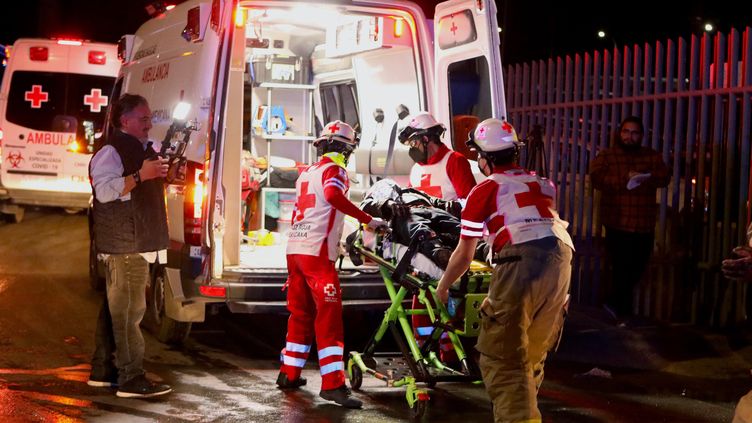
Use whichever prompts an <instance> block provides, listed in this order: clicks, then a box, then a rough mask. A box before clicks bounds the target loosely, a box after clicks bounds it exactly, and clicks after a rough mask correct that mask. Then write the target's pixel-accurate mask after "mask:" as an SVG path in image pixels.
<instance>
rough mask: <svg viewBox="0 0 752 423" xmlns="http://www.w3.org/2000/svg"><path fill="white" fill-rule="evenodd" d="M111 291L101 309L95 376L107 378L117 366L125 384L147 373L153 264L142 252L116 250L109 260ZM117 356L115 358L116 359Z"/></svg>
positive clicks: (121, 382)
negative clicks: (144, 327) (146, 320)
mask: <svg viewBox="0 0 752 423" xmlns="http://www.w3.org/2000/svg"><path fill="white" fill-rule="evenodd" d="M106 265H107V266H106V267H107V295H106V297H105V299H104V303H103V305H102V309H101V310H100V312H99V319H98V321H97V329H96V333H95V343H96V349H95V351H94V357H93V358H92V363H91V372H92V378H96V379H98V380H106V379H108V377H109V375H112V374H114V372H115V371H116V370H117V374H118V383H119V384H120V385H122V384H123V383H125V382H126V381H129V380H131V379H133V378H134V377H136V376H140V375H142V374H144V369H143V361H144V337H143V335H142V334H141V327H140V324H141V320H142V319H143V317H144V313H145V312H146V284H147V283H148V281H149V264H148V263H147V262H146V260H145V259H144V258H143V257H141V255H140V254H112V255H110V256H109V257H108V258H107V260H106ZM113 357H114V361H113Z"/></svg>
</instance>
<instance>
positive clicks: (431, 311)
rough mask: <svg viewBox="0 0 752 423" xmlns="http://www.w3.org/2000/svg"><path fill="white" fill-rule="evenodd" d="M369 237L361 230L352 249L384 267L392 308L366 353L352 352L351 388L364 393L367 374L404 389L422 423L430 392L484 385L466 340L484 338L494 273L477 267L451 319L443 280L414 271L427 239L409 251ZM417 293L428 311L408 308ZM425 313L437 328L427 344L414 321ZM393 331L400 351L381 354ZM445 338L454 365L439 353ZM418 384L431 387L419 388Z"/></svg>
mask: <svg viewBox="0 0 752 423" xmlns="http://www.w3.org/2000/svg"><path fill="white" fill-rule="evenodd" d="M364 234H365V235H364ZM369 234H370V235H371V236H373V235H372V233H368V232H363V231H358V233H357V234H356V236H355V237H354V238H351V239H350V245H349V246H348V248H349V249H350V254H351V257H352V256H353V255H359V256H361V258H366V259H368V260H370V261H372V262H375V263H376V264H378V266H379V270H380V272H381V275H382V277H383V279H384V284H385V285H386V290H387V292H388V294H389V298H390V300H391V305H390V306H389V308H388V309H387V310H386V312H385V313H384V318H383V319H382V321H381V324H380V325H379V327H378V329H377V330H376V331H375V333H374V334H373V336H372V337H371V339H370V340H369V341H368V343H367V344H366V346H365V348H364V349H363V351H362V352H355V351H352V352H350V357H349V360H348V363H347V371H348V374H349V377H350V384H351V386H352V388H353V389H355V390H360V388H361V385H362V382H363V374H365V373H367V374H370V375H372V376H374V377H376V378H377V379H380V380H382V381H384V382H385V383H386V384H387V386H394V387H402V386H404V387H405V388H406V399H407V403H408V405H409V406H410V415H411V417H412V418H415V419H419V418H421V416H423V415H424V414H425V412H426V410H427V408H428V401H429V394H428V390H427V388H432V387H433V386H435V384H436V383H437V382H473V383H479V381H480V380H481V376H480V371H479V369H478V366H477V364H476V363H475V360H474V359H473V358H472V357H471V356H470V355H468V354H467V353H466V352H465V349H464V347H463V345H462V342H461V339H460V338H461V337H477V336H478V333H479V331H480V306H481V303H482V302H483V300H484V298H485V297H486V295H487V292H488V285H489V283H490V281H491V269H490V268H488V267H487V266H486V265H485V264H483V263H480V262H474V263H473V266H471V268H470V270H469V271H468V272H467V273H466V274H465V275H464V276H463V277H462V278H461V280H460V283H459V284H455V287H453V288H452V289H450V307H449V308H450V309H452V308H454V310H453V312H454V313H453V315H450V312H449V311H450V310H448V307H446V306H445V305H444V304H443V303H442V302H441V301H440V300H439V299H438V296H437V294H436V287H437V284H438V279H437V278H434V277H431V276H429V275H428V274H429V273H435V272H434V271H432V270H429V271H428V272H424V271H422V270H420V269H417V268H415V267H414V266H413V264H415V263H418V262H419V260H416V251H417V249H418V244H419V243H420V242H421V241H423V239H421V237H416V238H413V239H412V241H411V243H410V245H409V246H407V247H406V248H405V247H404V246H402V247H401V248H400V247H399V246H395V245H394V244H392V243H391V242H389V235H388V234H386V235H384V236H383V237H381V236H378V239H377V240H376V241H375V242H374V240H370V241H368V240H366V241H365V242H364V236H365V237H368V236H369ZM356 261H357V260H356ZM457 285H459V287H458V288H456V287H457ZM413 294H416V295H417V296H418V298H419V299H420V302H421V303H422V304H424V305H425V309H419V310H418V309H416V310H413V309H409V308H408V309H406V308H405V306H404V301H405V299H406V297H407V298H410V297H411V296H412V295H413ZM455 304H456V306H455V307H452V305H455ZM419 314H426V315H428V317H429V319H430V321H431V322H432V327H433V330H432V332H431V334H430V336H429V337H428V340H427V341H426V342H424V343H423V345H419V343H418V342H417V341H416V339H415V336H414V334H413V327H412V326H411V323H410V319H409V317H411V316H413V315H419ZM387 331H390V332H391V333H392V335H393V336H394V339H395V341H396V343H397V345H398V347H399V349H400V351H399V352H397V353H384V352H376V347H377V345H378V344H379V342H380V341H382V339H384V336H385V335H386V332H387ZM443 333H446V334H447V335H448V338H449V340H450V341H451V344H452V347H453V348H454V351H455V353H456V356H457V359H458V362H457V363H453V365H449V364H448V363H444V362H442V361H441V359H440V355H439V354H437V353H436V350H437V346H438V343H439V339H440V337H441V336H442V334H443ZM418 383H422V384H425V385H424V386H419V385H418Z"/></svg>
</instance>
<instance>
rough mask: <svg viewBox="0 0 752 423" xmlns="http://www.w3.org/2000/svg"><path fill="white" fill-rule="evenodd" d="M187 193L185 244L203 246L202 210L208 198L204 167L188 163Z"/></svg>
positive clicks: (184, 206) (184, 222) (184, 215)
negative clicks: (205, 199)
mask: <svg viewBox="0 0 752 423" xmlns="http://www.w3.org/2000/svg"><path fill="white" fill-rule="evenodd" d="M185 181H186V184H185V191H184V199H183V234H184V236H185V243H186V244H189V245H194V246H200V245H201V225H202V208H203V206H204V198H205V197H206V178H205V175H204V166H203V165H202V164H200V163H196V162H192V161H188V164H187V168H186V172H185Z"/></svg>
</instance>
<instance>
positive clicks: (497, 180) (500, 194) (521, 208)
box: [461, 167, 574, 260]
mask: <svg viewBox="0 0 752 423" xmlns="http://www.w3.org/2000/svg"><path fill="white" fill-rule="evenodd" d="M555 197H556V188H555V187H554V185H553V183H552V182H551V181H549V180H546V179H543V178H540V177H538V176H537V175H535V174H531V173H528V172H527V171H525V170H524V169H521V168H510V167H507V168H504V169H500V170H499V171H496V172H494V173H493V174H491V175H490V176H489V177H488V178H486V180H485V181H483V182H481V183H480V184H478V186H477V187H475V188H474V189H473V190H472V191H471V192H470V196H469V197H468V199H467V205H466V206H465V208H464V209H463V210H462V231H461V236H462V238H481V237H484V238H485V239H486V242H487V243H488V244H489V245H491V246H492V254H494V253H497V252H499V251H500V250H501V248H502V247H503V246H504V245H505V244H506V243H511V244H521V243H523V242H528V241H532V240H536V239H541V238H546V237H549V236H554V237H557V238H559V239H560V240H561V241H562V242H564V243H565V244H567V245H568V246H569V247H570V248H572V249H574V244H573V243H572V238H571V237H570V236H569V233H568V232H567V226H569V223H567V222H566V221H564V220H562V219H561V218H559V214H558V213H557V212H556V210H555V209H554V199H555ZM489 260H490V257H489Z"/></svg>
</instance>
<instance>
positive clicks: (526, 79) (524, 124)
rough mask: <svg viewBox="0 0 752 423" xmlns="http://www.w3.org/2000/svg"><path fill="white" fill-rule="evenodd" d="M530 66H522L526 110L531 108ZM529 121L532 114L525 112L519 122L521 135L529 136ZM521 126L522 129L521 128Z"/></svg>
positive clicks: (523, 106) (524, 108) (518, 127)
mask: <svg viewBox="0 0 752 423" xmlns="http://www.w3.org/2000/svg"><path fill="white" fill-rule="evenodd" d="M530 97H531V96H530V65H528V64H527V63H524V64H523V65H522V109H523V110H526V109H527V107H528V106H530ZM528 119H530V113H527V112H523V113H522V115H521V116H520V119H519V120H517V123H516V125H517V130H518V131H521V132H520V133H521V134H527V131H528ZM520 126H521V128H520Z"/></svg>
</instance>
